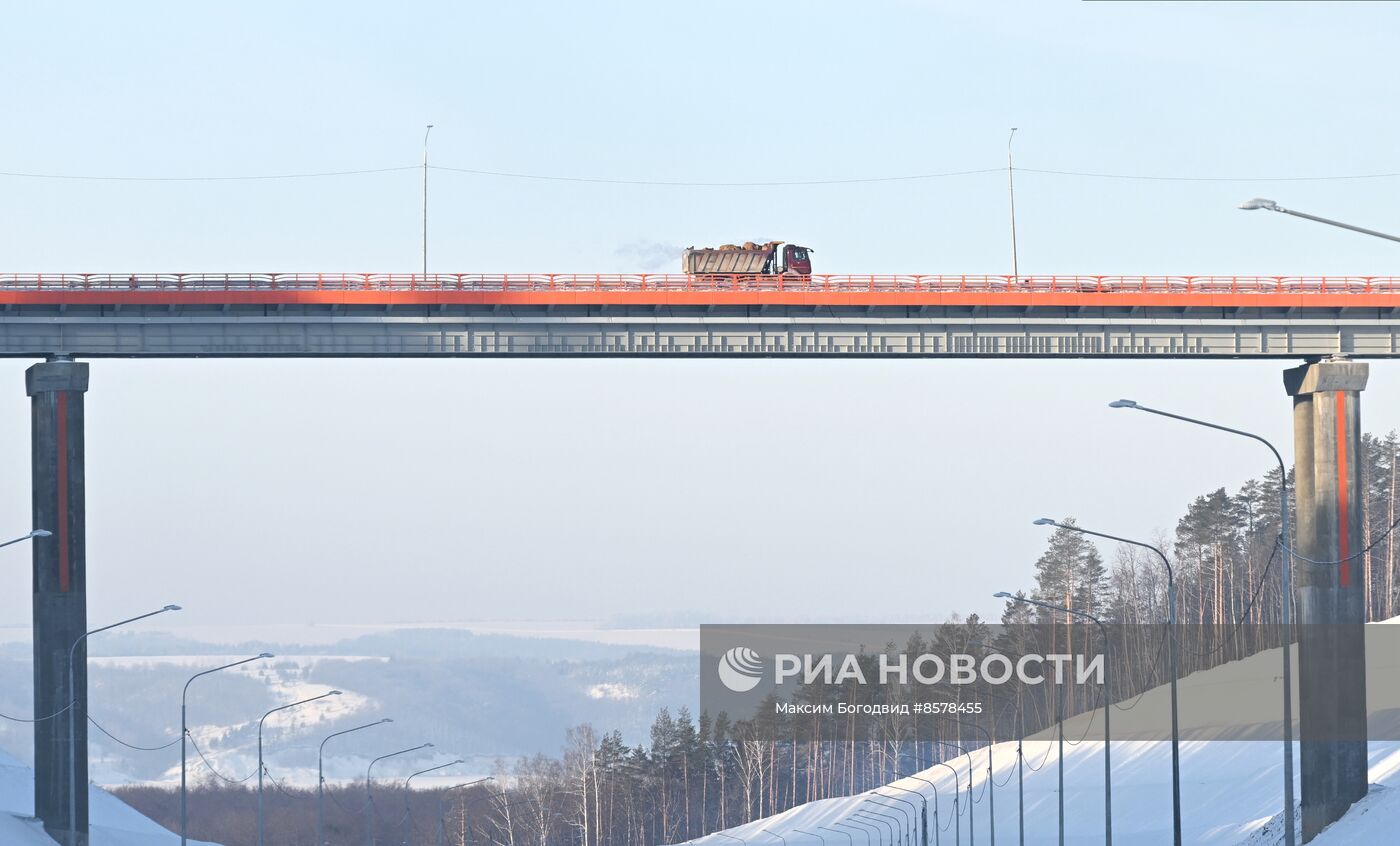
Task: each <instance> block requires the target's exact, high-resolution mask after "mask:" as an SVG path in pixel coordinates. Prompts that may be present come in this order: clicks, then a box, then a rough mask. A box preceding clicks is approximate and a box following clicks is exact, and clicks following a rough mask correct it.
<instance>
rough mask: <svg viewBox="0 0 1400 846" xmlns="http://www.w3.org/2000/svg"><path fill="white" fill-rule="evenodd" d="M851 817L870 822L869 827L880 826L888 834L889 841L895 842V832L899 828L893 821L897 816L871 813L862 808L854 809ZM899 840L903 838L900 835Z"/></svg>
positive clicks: (895, 820)
mask: <svg viewBox="0 0 1400 846" xmlns="http://www.w3.org/2000/svg"><path fill="white" fill-rule="evenodd" d="M851 817H852V818H854V819H858V820H861V821H863V822H868V823H870V824H871V828H875V826H877V825H878V826H880V827H881V828H883V829H884V830H885V831H886V832H887V833H888V834H889V836H890V843H891V844H893V843H894V842H895V836H896V832H897V831H898V830H899V827H898V826H897V825H895V823H896V822H897V821H898V818H897V817H895V816H893V815H890V814H877V813H872V812H870V811H867V810H865V809H863V808H862V809H861V810H859V811H856V812H855V813H854V814H851ZM877 830H878V829H877ZM899 840H900V841H901V842H902V841H903V840H904V838H903V837H900V838H899Z"/></svg>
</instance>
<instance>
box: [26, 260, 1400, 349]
mask: <svg viewBox="0 0 1400 846" xmlns="http://www.w3.org/2000/svg"><path fill="white" fill-rule="evenodd" d="M0 355H4V356H10V357H35V356H53V355H58V356H74V357H88V358H91V357H111V356H117V357H122V356H125V357H179V356H192V357H194V356H198V357H220V356H221V357H277V356H288V357H291V356H313V357H314V356H322V357H334V356H422V357H439V356H461V357H473V356H556V357H584V356H612V357H665V356H681V357H731V358H754V357H789V358H792V357H890V358H901V357H982V358H1042V357H1043V358H1110V357H1125V358H1258V357H1275V358H1298V357H1316V356H1333V355H1346V356H1351V357H1356V358H1366V357H1374V358H1380V357H1394V356H1397V355H1400V277H1389V276H1336V277H1329V276H1315V277H1310V276H1074V275H1068V276H998V275H919V274H910V275H898V274H889V275H814V276H752V275H705V276H691V275H681V274H429V275H422V274H374V273H229V274H207V273H173V274H14V273H10V274H0Z"/></svg>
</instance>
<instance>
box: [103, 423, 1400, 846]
mask: <svg viewBox="0 0 1400 846" xmlns="http://www.w3.org/2000/svg"><path fill="white" fill-rule="evenodd" d="M1362 443H1363V447H1364V455H1363V461H1362V466H1361V480H1362V487H1363V490H1364V492H1365V496H1364V499H1363V503H1362V507H1363V509H1364V525H1365V530H1364V535H1365V536H1364V538H1363V540H1364V545H1365V550H1366V551H1365V554H1364V555H1363V556H1362V565H1363V566H1362V568H1361V569H1362V571H1363V573H1364V575H1365V578H1366V583H1365V591H1366V604H1367V608H1368V612H1369V615H1370V619H1373V620H1378V619H1385V618H1389V617H1392V616H1395V613H1396V592H1397V591H1396V587H1397V586H1396V581H1397V579H1396V567H1397V552H1400V551H1398V550H1397V537H1396V535H1395V534H1394V533H1392V532H1391V531H1390V529H1391V528H1392V527H1393V526H1394V525H1395V523H1396V522H1397V519H1400V513H1397V512H1398V509H1397V502H1396V496H1397V493H1400V491H1397V476H1398V475H1400V466H1397V454H1400V437H1398V436H1397V435H1396V433H1394V432H1391V433H1390V434H1388V435H1385V436H1384V437H1375V436H1372V435H1365V436H1363V439H1362ZM1289 482H1290V483H1291V480H1289ZM1283 484H1285V480H1284V479H1282V478H1280V474H1279V472H1278V471H1277V470H1274V471H1273V472H1271V473H1268V474H1265V475H1264V476H1263V477H1261V478H1260V479H1251V480H1249V481H1247V482H1245V483H1244V484H1243V485H1242V486H1240V487H1239V489H1238V490H1235V491H1233V492H1231V491H1228V490H1226V489H1224V488H1220V489H1217V490H1214V491H1209V492H1207V493H1203V494H1202V495H1200V496H1198V497H1196V498H1195V500H1194V501H1192V502H1190V503H1188V504H1187V506H1186V508H1185V512H1184V514H1183V515H1182V516H1181V517H1180V519H1179V520H1178V521H1177V523H1176V527H1175V530H1174V532H1171V533H1166V534H1164V536H1163V537H1159V538H1155V539H1147V540H1149V542H1151V543H1153V544H1154V545H1156V546H1157V547H1159V548H1160V549H1162V550H1163V552H1164V553H1165V554H1166V555H1167V556H1168V558H1169V559H1170V561H1171V563H1172V566H1173V568H1174V570H1175V573H1176V606H1177V607H1176V612H1177V619H1178V622H1179V624H1180V625H1179V628H1178V632H1179V635H1178V641H1179V643H1180V659H1181V672H1182V674H1183V675H1185V674H1189V673H1191V672H1195V671H1197V670H1201V669H1207V668H1209V667H1212V666H1215V665H1217V664H1220V663H1223V662H1226V661H1231V660H1235V659H1238V658H1241V657H1244V656H1247V655H1251V654H1253V653H1255V652H1258V651H1259V650H1261V649H1266V648H1270V647H1275V646H1278V645H1279V637H1278V623H1279V619H1280V615H1281V606H1280V601H1281V596H1282V591H1281V582H1280V579H1279V572H1280V567H1279V556H1280V539H1279V488H1280V486H1281V485H1283ZM1062 522H1064V523H1066V524H1072V522H1073V521H1072V519H1071V518H1065V519H1064V520H1063V521H1062ZM1095 528H1101V527H1095ZM1104 549H1105V550H1106V551H1107V556H1108V557H1107V560H1106V559H1105V557H1104V553H1102V552H1101V551H1100V547H1099V546H1098V545H1096V544H1095V543H1092V542H1091V539H1090V538H1088V537H1086V536H1085V535H1083V534H1081V533H1078V532H1075V531H1072V530H1069V529H1065V528H1059V529H1056V530H1055V531H1054V532H1053V533H1052V534H1051V535H1050V537H1049V541H1048V543H1047V545H1046V549H1045V551H1044V552H1043V554H1042V555H1041V556H1040V558H1039V559H1038V560H1037V561H1036V562H1035V566H1034V584H1032V585H1029V586H1028V587H1027V588H1026V589H1025V590H1024V593H1023V594H1022V595H1023V596H1028V597H1032V598H1036V599H1039V600H1042V601H1045V602H1047V603H1051V604H1055V605H1061V606H1066V607H1070V608H1073V609H1075V610H1078V611H1083V612H1086V613H1089V614H1092V615H1094V616H1096V617H1098V618H1100V619H1102V620H1103V621H1104V622H1105V623H1109V624H1112V625H1111V628H1110V631H1111V632H1112V633H1113V634H1112V635H1111V636H1110V637H1111V639H1112V643H1111V649H1110V650H1109V652H1108V655H1109V660H1110V662H1111V669H1112V673H1111V677H1110V678H1111V682H1112V690H1111V691H1109V694H1110V697H1111V699H1112V700H1113V701H1114V702H1118V703H1124V702H1128V701H1129V700H1130V699H1131V698H1132V697H1134V696H1136V695H1137V694H1138V693H1141V692H1142V691H1143V690H1146V689H1148V688H1150V687H1153V686H1156V685H1159V684H1162V683H1165V681H1166V680H1167V663H1166V661H1165V660H1164V649H1163V644H1164V637H1163V633H1164V632H1165V630H1166V629H1165V626H1164V625H1163V624H1164V622H1165V621H1166V619H1167V578H1166V569H1165V568H1164V567H1163V566H1162V562H1161V561H1160V559H1159V558H1158V557H1157V556H1156V554H1155V553H1153V552H1152V551H1150V550H1147V549H1143V548H1141V547H1135V546H1130V545H1126V544H1119V545H1112V546H1109V545H1107V544H1105V545H1104ZM991 622H993V623H997V622H999V623H1001V624H1004V626H996V627H989V626H988V623H987V621H983V620H981V619H979V618H978V617H977V615H969V616H967V617H965V618H964V617H960V616H956V615H955V616H954V617H953V618H952V619H950V620H948V621H946V622H945V623H943V624H941V625H937V626H935V627H934V628H933V630H932V631H930V632H928V633H926V635H920V634H914V635H913V636H912V641H913V642H911V643H909V644H900V645H899V646H900V647H901V648H903V649H910V650H912V649H918V650H920V651H933V652H935V653H948V652H950V651H955V650H960V651H965V652H966V651H974V652H975V651H976V650H977V649H997V650H1005V651H1007V652H1008V653H1010V652H1013V651H1026V648H1027V644H1025V643H1018V644H1010V643H1006V642H1004V641H1005V639H1006V638H1008V637H1011V636H1012V635H1011V634H1010V633H1012V632H1015V633H1018V634H1017V635H1016V636H1017V637H1021V638H1024V637H1025V634H1024V633H1025V632H1028V631H1030V632H1034V633H1036V634H1034V635H1033V636H1034V637H1035V638H1039V639H1041V641H1043V640H1044V639H1049V641H1050V645H1055V644H1059V645H1061V646H1063V645H1065V644H1073V643H1075V642H1079V643H1087V642H1089V641H1090V640H1092V639H1093V638H1095V637H1097V634H1096V633H1095V629H1094V627H1093V626H1092V624H1086V623H1085V622H1083V621H1080V620H1077V619H1076V618H1068V619H1066V615H1062V614H1057V613H1053V612H1048V611H1045V610H1044V609H1040V608H1037V607H1035V606H1031V605H1027V604H1025V603H1015V602H1008V603H1007V604H1006V607H1005V608H1004V609H1003V611H1002V617H1001V619H1000V620H999V621H991ZM1046 645H1047V644H1045V643H1044V642H1038V643H1035V644H1031V645H1030V646H1031V647H1032V648H1044V647H1045V646H1046ZM888 646H889V648H893V647H895V644H889V645H888ZM867 657H869V658H870V659H871V660H873V656H867ZM1047 687H1048V686H1047ZM877 690H878V691H880V692H879V693H878V694H872V695H879V696H885V697H900V696H904V695H906V694H907V692H905V691H901V690H900V689H899V688H898V687H881V688H877ZM1068 690H1070V691H1073V688H1069V689H1068ZM839 693H840V692H839V691H832V690H830V689H826V690H816V689H813V690H810V691H808V690H804V691H803V692H802V693H801V694H799V695H810V696H813V697H818V698H819V697H822V696H828V697H829V696H836V695H839ZM959 695H960V696H961V697H963V698H964V699H966V700H967V701H984V702H987V703H989V705H990V707H989V709H988V710H987V711H985V712H984V713H983V714H982V715H980V716H978V717H975V718H974V717H968V716H963V717H958V718H956V719H953V718H947V717H942V718H940V717H933V716H928V715H923V716H919V715H914V714H905V715H898V714H893V715H890V716H888V717H887V718H882V719H881V720H880V721H879V722H878V723H877V724H875V725H874V726H873V727H872V725H871V724H869V723H866V724H864V725H863V726H862V728H861V730H860V731H857V730H856V727H855V725H854V723H851V724H849V725H847V724H843V723H841V722H840V720H842V719H844V718H841V717H833V716H830V715H822V714H811V713H802V714H781V713H774V710H773V709H772V708H767V709H760V711H759V712H758V713H757V714H755V715H750V716H747V717H746V718H737V717H731V716H730V715H727V714H717V715H710V714H705V713H702V714H699V715H698V716H697V715H694V714H692V713H691V712H690V711H689V710H688V709H686V708H680V709H678V710H676V711H675V712H672V711H671V710H669V709H662V710H661V712H660V713H659V714H658V715H657V717H656V719H655V721H654V722H653V724H652V726H651V732H650V737H649V738H648V739H647V741H646V742H645V743H641V744H637V745H628V744H627V743H625V742H624V741H623V738H622V736H621V734H620V733H619V732H617V731H611V732H598V731H596V730H595V729H594V728H593V727H592V726H589V725H581V726H577V727H575V728H573V729H570V730H569V732H568V734H567V737H566V739H565V743H564V747H563V751H562V754H561V755H559V756H557V757H551V756H544V755H536V756H533V757H529V758H525V759H522V760H519V761H517V762H515V763H514V764H512V765H509V766H507V765H506V764H505V763H501V764H499V765H498V771H497V773H496V774H495V777H494V780H493V781H492V782H490V783H487V784H481V785H476V786H474V787H471V788H468V789H465V790H461V791H457V792H456V793H450V794H443V793H441V792H435V791H415V793H414V795H413V796H412V797H411V798H412V803H413V806H415V807H421V808H422V809H425V810H419V811H418V812H417V813H416V814H414V815H413V817H412V820H411V822H412V825H413V828H412V834H411V835H410V836H411V839H409V840H408V841H407V842H410V843H423V844H436V843H438V842H439V838H441V841H442V842H443V843H447V844H458V846H467V844H485V843H493V844H510V846H656V845H657V844H668V843H684V842H685V841H686V840H689V839H691V838H695V837H699V836H701V835H703V834H705V833H707V832H712V831H716V830H720V829H724V828H727V827H730V826H734V825H738V824H740V823H744V822H747V821H749V820H752V819H755V818H758V817H763V816H768V815H772V814H776V813H780V812H782V811H784V810H786V809H787V808H790V807H792V806H794V805H797V804H801V803H804V802H809V801H812V800H815V799H822V798H825V797H830V796H841V795H848V794H851V793H856V792H859V791H862V790H868V789H870V788H872V787H875V786H878V785H880V784H884V783H886V782H888V781H890V780H892V779H894V778H896V777H898V776H899V775H900V774H906V773H910V772H917V771H919V770H922V769H925V768H927V767H930V766H933V765H934V763H935V762H937V761H941V760H947V761H952V760H953V759H955V758H957V757H958V756H959V755H961V754H963V753H962V752H961V751H959V750H960V749H961V750H975V749H976V748H978V747H979V746H982V745H985V744H986V742H987V741H988V740H994V741H1000V740H1006V739H1009V738H1014V737H1016V736H1018V734H1019V733H1020V732H1022V731H1024V732H1025V733H1026V734H1031V733H1034V732H1036V731H1038V730H1040V729H1042V728H1045V727H1047V726H1049V725H1051V724H1052V723H1053V722H1054V720H1055V717H1056V711H1057V707H1056V703H1055V702H1052V701H1051V696H1050V695H1049V694H1047V692H1046V687H1042V688H1040V689H1027V690H1014V689H1013V690H1012V691H996V690H992V689H989V688H986V687H979V686H978V685H972V686H971V687H969V688H968V689H966V690H963V691H960V694H959ZM1072 700H1073V693H1072V692H1071V693H1069V694H1067V695H1066V697H1065V700H1064V701H1063V705H1062V708H1063V713H1064V714H1066V715H1072V714H1074V713H1078V712H1081V711H1084V710H1087V709H1090V708H1093V707H1095V705H1096V704H1098V698H1097V696H1089V695H1084V692H1083V691H1082V690H1081V691H1080V695H1079V697H1078V701H1072ZM1018 706H1019V707H1018ZM920 720H922V721H924V723H923V724H922V725H920V724H919V721H920ZM377 789H380V788H377ZM382 789H383V790H384V791H385V795H386V796H388V797H392V798H387V799H385V800H379V799H376V802H378V801H385V802H389V803H391V804H393V803H396V804H394V805H393V806H394V809H395V810H393V811H392V812H391V813H389V814H387V815H380V825H381V827H382V829H381V833H380V838H379V841H378V842H380V843H386V842H395V843H397V842H401V838H403V837H404V835H405V832H408V831H409V829H408V828H407V826H408V825H409V824H410V819H409V818H408V816H407V815H405V814H403V811H404V808H405V807H408V806H407V805H405V800H406V798H407V797H405V796H404V795H403V794H402V793H399V794H393V792H392V788H391V787H388V786H385V787H384V788H382ZM118 792H119V793H120V795H121V796H122V797H123V798H124V799H127V800H128V801H130V802H132V803H133V804H134V805H136V806H137V807H138V808H139V809H141V810H142V811H144V812H145V813H147V814H148V815H151V816H153V817H154V818H156V819H158V820H160V821H161V822H164V823H166V824H172V823H174V821H175V817H174V814H173V813H172V811H173V809H174V806H173V804H172V800H171V797H170V794H169V791H164V790H161V789H158V788H145V787H143V788H126V789H122V790H120V791H118ZM332 792H333V793H334V794H335V806H334V811H333V817H334V826H335V836H333V837H331V838H328V839H329V842H331V843H359V842H367V840H366V834H367V832H366V830H365V828H364V826H365V824H366V822H367V817H368V814H367V812H366V807H367V804H368V800H367V799H366V795H365V792H364V789H363V787H362V786H361V787H359V788H354V789H349V788H337V789H335V790H334V791H332ZM197 797H198V798H197V799H196V800H195V804H194V805H192V808H198V812H197V813H193V812H192V814H191V816H192V819H198V820H199V823H198V825H195V826H194V827H193V829H192V831H191V834H192V835H193V836H197V837H199V838H200V839H205V840H212V841H216V842H219V843H223V844H227V846H244V844H250V843H252V842H253V841H252V839H251V838H250V832H249V830H248V825H247V821H248V820H249V819H250V817H251V815H250V814H248V813H239V812H238V809H240V808H242V809H245V810H250V809H251V803H252V798H251V796H250V794H249V793H248V791H247V789H246V788H245V787H243V786H239V785H227V784H223V785H219V784H204V785H201V786H200V788H199V790H198V792H197ZM272 807H273V810H272V811H271V812H270V813H271V816H270V821H275V824H276V829H277V831H278V836H277V838H276V839H275V840H274V842H276V843H278V844H311V843H314V839H315V838H314V830H315V792H314V791H301V790H292V789H279V791H278V793H277V795H276V796H275V797H274V800H273V803H272ZM220 808H222V809H225V811H226V812H222V813H221V812H219V810H218V809H220ZM386 816H387V817H388V818H386ZM391 824H392V825H393V826H396V828H391ZM390 838H393V839H390Z"/></svg>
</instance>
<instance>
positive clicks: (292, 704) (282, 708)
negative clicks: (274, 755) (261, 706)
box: [258, 690, 340, 846]
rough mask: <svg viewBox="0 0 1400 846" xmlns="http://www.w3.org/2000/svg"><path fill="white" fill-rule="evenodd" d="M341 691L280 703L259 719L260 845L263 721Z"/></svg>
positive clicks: (260, 843) (260, 833) (260, 837)
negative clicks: (284, 703)
mask: <svg viewBox="0 0 1400 846" xmlns="http://www.w3.org/2000/svg"><path fill="white" fill-rule="evenodd" d="M339 695H340V691H338V690H328V691H326V692H325V693H323V694H321V695H320V696H312V697H310V698H307V699H299V700H297V701H296V702H289V703H287V704H286V705H279V706H277V707H276V708H273V709H272V710H271V711H268V712H267V713H266V714H263V715H262V717H261V718H259V720H258V846H263V723H265V722H267V718H268V717H270V716H272V715H273V714H276V713H277V712H278V711H285V710H287V709H288V708H295V707H297V706H298V705H305V704H306V703H308V702H315V701H316V700H318V699H325V698H326V697H327V696H339Z"/></svg>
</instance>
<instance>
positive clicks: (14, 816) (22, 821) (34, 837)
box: [0, 752, 215, 846]
mask: <svg viewBox="0 0 1400 846" xmlns="http://www.w3.org/2000/svg"><path fill="white" fill-rule="evenodd" d="M88 803H89V813H90V814H91V824H92V846H174V844H178V843H179V842H180V837H179V835H178V834H174V833H172V832H170V831H167V830H165V829H164V828H161V827H160V826H159V825H156V824H155V823H154V822H152V821H151V820H149V819H147V818H146V817H144V816H142V815H141V814H139V813H137V812H136V811H135V810H134V809H133V808H131V807H130V806H129V805H126V804H125V803H123V802H122V801H121V800H119V799H117V798H116V797H115V796H113V795H111V794H110V793H108V792H107V791H105V790H102V789H101V788H98V787H89V788H88ZM33 814H34V771H33V770H31V769H30V768H29V767H26V766H24V765H23V764H21V763H20V762H18V761H16V760H15V759H14V758H11V757H10V756H8V755H6V754H5V753H3V752H0V843H3V844H4V846H54V840H53V839H52V838H50V837H49V836H48V835H47V834H45V833H44V829H43V826H41V825H40V824H39V822H38V821H37V820H35V819H33ZM190 842H191V843H199V844H200V846H215V844H210V843H200V842H199V841H194V840H191V841H190Z"/></svg>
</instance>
